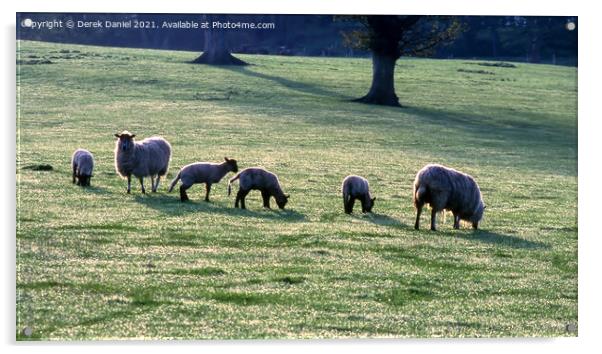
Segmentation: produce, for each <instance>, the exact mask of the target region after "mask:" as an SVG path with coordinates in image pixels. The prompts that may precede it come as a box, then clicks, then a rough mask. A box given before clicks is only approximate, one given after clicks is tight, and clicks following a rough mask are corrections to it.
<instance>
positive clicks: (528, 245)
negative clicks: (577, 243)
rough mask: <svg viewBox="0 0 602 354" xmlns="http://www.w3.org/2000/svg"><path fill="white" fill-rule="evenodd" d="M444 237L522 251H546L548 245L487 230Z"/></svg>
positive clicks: (455, 233) (447, 234)
mask: <svg viewBox="0 0 602 354" xmlns="http://www.w3.org/2000/svg"><path fill="white" fill-rule="evenodd" d="M445 235H446V236H449V237H458V238H462V239H465V240H469V241H477V242H482V243H488V244H492V245H498V246H507V247H511V248H522V249H548V248H550V245H548V244H546V243H543V242H538V241H529V240H525V239H524V238H520V237H517V236H511V235H503V234H499V233H496V232H491V231H487V230H475V231H473V232H468V233H466V232H462V231H459V232H453V233H446V234H445Z"/></svg>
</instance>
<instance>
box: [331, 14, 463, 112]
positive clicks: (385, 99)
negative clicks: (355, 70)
mask: <svg viewBox="0 0 602 354" xmlns="http://www.w3.org/2000/svg"><path fill="white" fill-rule="evenodd" d="M337 19H339V20H345V21H357V22H359V23H360V24H361V25H362V27H363V28H361V29H359V30H352V31H348V32H344V33H343V36H344V41H345V43H346V45H347V46H350V47H352V48H356V49H363V50H370V51H371V52H372V85H371V87H370V90H369V91H368V93H367V94H366V95H365V96H363V97H361V98H358V99H357V100H356V101H358V102H363V103H370V104H380V105H387V106H400V104H399V98H398V97H397V95H396V94H395V83H394V73H395V63H396V62H397V59H399V58H400V57H401V56H426V55H430V54H432V53H433V52H434V50H435V49H436V47H437V46H438V45H440V44H443V43H448V42H450V41H452V40H453V39H455V38H456V36H457V35H458V34H459V33H460V32H461V31H462V29H463V26H462V24H461V22H460V21H459V20H458V19H457V18H456V17H450V16H396V15H383V16H381V15H369V16H337Z"/></svg>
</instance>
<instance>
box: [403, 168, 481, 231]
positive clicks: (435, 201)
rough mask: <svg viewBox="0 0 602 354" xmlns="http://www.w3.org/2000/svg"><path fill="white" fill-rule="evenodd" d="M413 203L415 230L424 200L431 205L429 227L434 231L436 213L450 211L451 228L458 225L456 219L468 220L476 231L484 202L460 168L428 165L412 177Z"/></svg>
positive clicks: (472, 180) (455, 227) (479, 191)
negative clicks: (452, 218)
mask: <svg viewBox="0 0 602 354" xmlns="http://www.w3.org/2000/svg"><path fill="white" fill-rule="evenodd" d="M413 198H414V206H415V207H416V223H415V224H414V228H415V229H416V230H418V229H419V226H420V225H419V224H420V214H421V213H422V207H423V206H424V204H425V203H429V204H430V206H431V230H433V231H436V225H435V224H436V213H437V212H440V211H442V210H445V209H447V210H450V211H451V212H452V213H453V215H454V229H459V228H460V220H465V221H468V222H471V223H472V227H473V228H474V229H475V230H476V229H477V228H478V226H479V222H480V221H481V219H482V218H483V212H484V210H485V204H484V203H483V198H482V196H481V190H480V189H479V186H478V185H477V182H475V180H474V179H473V178H472V177H471V176H469V175H467V174H465V173H462V172H460V171H456V170H454V169H452V168H448V167H445V166H442V165H436V164H429V165H426V166H425V167H423V168H422V169H421V170H420V171H418V173H417V174H416V179H415V180H414V196H413Z"/></svg>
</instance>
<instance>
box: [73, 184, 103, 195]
mask: <svg viewBox="0 0 602 354" xmlns="http://www.w3.org/2000/svg"><path fill="white" fill-rule="evenodd" d="M76 187H80V188H81V189H82V190H83V191H84V192H86V193H94V194H111V192H110V191H109V190H108V189H106V188H103V187H98V186H95V185H90V186H86V187H81V186H76Z"/></svg>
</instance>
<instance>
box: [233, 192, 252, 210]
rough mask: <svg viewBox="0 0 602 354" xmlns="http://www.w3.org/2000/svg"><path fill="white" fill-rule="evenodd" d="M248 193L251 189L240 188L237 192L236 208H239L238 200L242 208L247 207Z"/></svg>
mask: <svg viewBox="0 0 602 354" xmlns="http://www.w3.org/2000/svg"><path fill="white" fill-rule="evenodd" d="M247 194H249V191H247V190H243V189H239V190H238V193H237V194H236V204H235V207H236V208H238V202H239V201H240V208H241V209H246V206H245V197H246V196H247Z"/></svg>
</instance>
